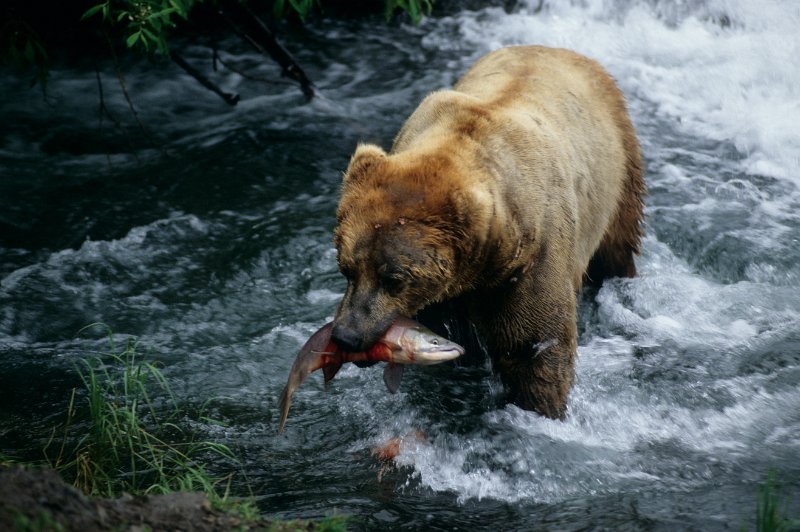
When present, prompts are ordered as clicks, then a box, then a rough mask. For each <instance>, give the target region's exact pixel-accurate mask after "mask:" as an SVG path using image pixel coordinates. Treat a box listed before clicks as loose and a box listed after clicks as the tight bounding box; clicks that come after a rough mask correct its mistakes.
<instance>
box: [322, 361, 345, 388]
mask: <svg viewBox="0 0 800 532" xmlns="http://www.w3.org/2000/svg"><path fill="white" fill-rule="evenodd" d="M341 367H342V363H341V362H335V363H332V364H330V365H328V366H323V367H322V374H323V375H325V389H326V390H327V389H328V383H329V382H330V381H331V380H333V378H334V377H335V376H336V373H337V372H338V371H339V369H340V368H341Z"/></svg>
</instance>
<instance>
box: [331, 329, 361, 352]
mask: <svg viewBox="0 0 800 532" xmlns="http://www.w3.org/2000/svg"><path fill="white" fill-rule="evenodd" d="M331 339H332V340H333V341H334V343H336V345H338V346H339V348H340V349H342V350H343V351H347V352H350V353H357V352H359V351H363V350H364V336H363V335H362V334H361V333H360V332H358V331H356V330H355V329H351V328H350V327H346V326H343V325H340V324H337V325H334V326H333V331H332V332H331Z"/></svg>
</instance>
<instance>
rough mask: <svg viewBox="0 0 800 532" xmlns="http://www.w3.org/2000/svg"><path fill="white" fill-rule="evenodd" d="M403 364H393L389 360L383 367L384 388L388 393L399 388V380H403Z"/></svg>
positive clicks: (394, 391)
mask: <svg viewBox="0 0 800 532" xmlns="http://www.w3.org/2000/svg"><path fill="white" fill-rule="evenodd" d="M404 369H405V366H403V365H402V364H394V363H392V362H389V363H388V364H386V367H385V368H383V382H384V384H386V389H387V390H389V393H396V392H397V390H399V389H400V381H402V380H403V370H404Z"/></svg>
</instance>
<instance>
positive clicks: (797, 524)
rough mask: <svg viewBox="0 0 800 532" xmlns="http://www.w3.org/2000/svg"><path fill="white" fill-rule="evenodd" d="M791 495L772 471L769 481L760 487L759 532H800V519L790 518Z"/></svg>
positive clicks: (757, 504)
mask: <svg viewBox="0 0 800 532" xmlns="http://www.w3.org/2000/svg"><path fill="white" fill-rule="evenodd" d="M790 501H791V496H790V495H785V494H784V493H783V490H782V489H781V487H780V485H779V483H778V479H777V474H776V473H775V471H770V472H769V474H768V475H767V480H766V482H764V484H762V485H761V486H759V487H758V494H757V503H756V531H757V532H788V531H790V530H800V519H792V518H790V517H789V503H790Z"/></svg>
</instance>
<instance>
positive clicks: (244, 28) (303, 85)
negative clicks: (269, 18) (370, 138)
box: [220, 0, 316, 101]
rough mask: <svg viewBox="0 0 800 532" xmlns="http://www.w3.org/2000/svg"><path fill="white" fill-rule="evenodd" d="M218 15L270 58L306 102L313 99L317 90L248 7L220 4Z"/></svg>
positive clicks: (229, 3)
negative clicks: (293, 84) (295, 86)
mask: <svg viewBox="0 0 800 532" xmlns="http://www.w3.org/2000/svg"><path fill="white" fill-rule="evenodd" d="M220 15H222V17H223V18H224V19H225V21H226V22H227V23H228V25H230V27H231V28H232V29H233V31H234V32H236V34H237V35H239V37H240V38H241V39H242V40H244V41H245V42H248V43H250V45H251V46H252V47H253V48H255V49H256V51H258V52H259V53H261V54H263V55H266V56H269V57H270V58H272V60H273V61H275V62H276V63H278V64H279V65H280V66H281V68H282V69H283V75H284V76H286V77H288V78H290V79H293V80H294V81H296V82H297V83H299V84H300V90H302V91H303V94H304V95H305V97H306V100H307V101H308V100H311V99H312V98H313V97H314V94H315V92H316V91H315V88H314V85H313V83H311V80H310V79H308V76H306V73H305V72H304V71H303V69H302V68H300V65H298V64H297V62H296V61H295V60H294V58H293V57H292V56H291V54H289V52H288V51H287V50H286V49H285V48H284V47H283V46H281V44H280V43H279V42H278V40H277V39H276V38H275V34H274V33H273V32H272V31H271V30H270V29H269V28H268V27H267V25H266V24H264V22H263V21H262V20H261V19H260V18H258V17H257V16H256V15H255V13H253V12H252V11H251V10H250V9H249V8H248V7H247V6H245V5H243V4H241V3H239V2H237V1H235V0H231V1H226V2H221V3H220Z"/></svg>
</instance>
